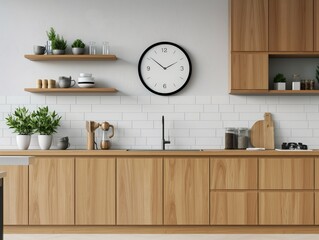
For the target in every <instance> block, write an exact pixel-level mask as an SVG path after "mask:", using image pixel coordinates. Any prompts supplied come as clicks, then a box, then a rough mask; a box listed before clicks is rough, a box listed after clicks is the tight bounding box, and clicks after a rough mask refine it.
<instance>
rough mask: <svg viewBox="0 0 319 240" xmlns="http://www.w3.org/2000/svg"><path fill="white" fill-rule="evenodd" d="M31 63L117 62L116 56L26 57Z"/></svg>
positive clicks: (29, 55)
mask: <svg viewBox="0 0 319 240" xmlns="http://www.w3.org/2000/svg"><path fill="white" fill-rule="evenodd" d="M24 57H25V58H27V59H29V60H31V61H98V60H100V61H106V60H109V61H115V60H117V57H116V56H115V55H31V54H26V55H24Z"/></svg>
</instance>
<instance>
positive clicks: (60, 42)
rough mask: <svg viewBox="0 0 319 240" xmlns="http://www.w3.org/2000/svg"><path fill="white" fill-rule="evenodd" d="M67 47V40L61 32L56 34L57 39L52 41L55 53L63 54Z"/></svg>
mask: <svg viewBox="0 0 319 240" xmlns="http://www.w3.org/2000/svg"><path fill="white" fill-rule="evenodd" d="M66 47H67V41H66V40H64V38H63V37H60V36H59V34H57V35H56V37H55V39H54V40H53V41H52V49H53V54H56V55H62V54H65V49H66Z"/></svg>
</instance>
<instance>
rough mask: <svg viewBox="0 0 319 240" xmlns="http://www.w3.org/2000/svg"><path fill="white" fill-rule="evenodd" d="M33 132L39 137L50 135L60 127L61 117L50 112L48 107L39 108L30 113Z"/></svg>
mask: <svg viewBox="0 0 319 240" xmlns="http://www.w3.org/2000/svg"><path fill="white" fill-rule="evenodd" d="M32 118H33V121H34V127H35V132H37V133H39V134H40V135H52V134H53V133H56V130H57V128H58V127H59V126H60V120H61V117H60V116H59V115H58V114H57V113H56V112H55V111H53V112H50V111H49V107H48V106H46V107H39V108H38V110H36V111H34V112H33V113H32Z"/></svg>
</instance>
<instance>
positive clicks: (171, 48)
mask: <svg viewBox="0 0 319 240" xmlns="http://www.w3.org/2000/svg"><path fill="white" fill-rule="evenodd" d="M138 73H139V76H140V79H141V81H142V83H143V85H144V86H145V87H146V88H147V89H148V90H149V91H151V92H153V93H155V94H159V95H171V94H174V93H177V92H178V91H180V90H182V89H183V88H184V87H185V86H186V84H187V83H188V81H189V79H190V76H191V73H192V66H191V61H190V58H189V56H188V55H187V53H186V51H185V50H184V49H183V48H181V47H180V46H178V45H176V44H174V43H170V42H160V43H155V44H153V45H152V46H150V47H149V48H147V49H146V50H145V51H144V53H143V54H142V56H141V58H140V61H139V64H138Z"/></svg>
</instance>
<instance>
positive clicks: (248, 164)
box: [210, 157, 258, 225]
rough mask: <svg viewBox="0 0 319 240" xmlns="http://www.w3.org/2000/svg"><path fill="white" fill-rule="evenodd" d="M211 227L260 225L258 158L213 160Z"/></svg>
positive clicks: (211, 173) (211, 164)
mask: <svg viewBox="0 0 319 240" xmlns="http://www.w3.org/2000/svg"><path fill="white" fill-rule="evenodd" d="M210 189H211V191H210V224H211V225H257V223H258V222H257V199H258V198H257V158H255V157H248V158H229V157H220V158H211V160H210Z"/></svg>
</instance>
